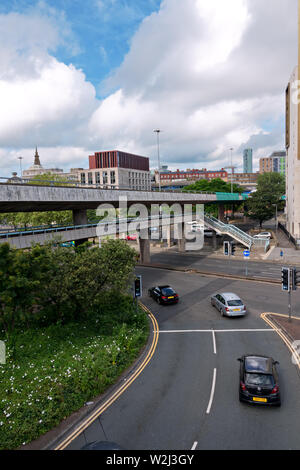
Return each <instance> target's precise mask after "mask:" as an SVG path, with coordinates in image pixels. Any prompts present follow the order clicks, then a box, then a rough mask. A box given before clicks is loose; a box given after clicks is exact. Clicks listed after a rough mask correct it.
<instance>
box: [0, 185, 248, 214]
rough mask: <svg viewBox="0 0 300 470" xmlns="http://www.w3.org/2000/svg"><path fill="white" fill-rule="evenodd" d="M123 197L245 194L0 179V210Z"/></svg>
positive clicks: (198, 198)
mask: <svg viewBox="0 0 300 470" xmlns="http://www.w3.org/2000/svg"><path fill="white" fill-rule="evenodd" d="M120 199H123V200H125V199H126V200H127V203H128V205H132V204H136V203H140V204H144V205H146V206H148V207H149V206H151V204H169V205H172V204H176V203H179V204H181V205H182V204H211V203H215V204H221V205H222V204H226V203H240V202H242V201H243V200H245V196H243V195H239V194H227V193H199V192H198V193H197V192H184V193H183V192H181V191H174V192H173V191H172V192H170V191H161V192H157V191H136V190H125V189H103V188H91V187H69V186H44V185H43V186H42V185H37V184H28V183H0V213H7V212H37V211H38V212H39V211H63V210H72V211H82V210H87V209H97V208H98V206H99V205H100V204H103V203H108V204H112V205H113V206H114V207H118V206H119V203H120Z"/></svg>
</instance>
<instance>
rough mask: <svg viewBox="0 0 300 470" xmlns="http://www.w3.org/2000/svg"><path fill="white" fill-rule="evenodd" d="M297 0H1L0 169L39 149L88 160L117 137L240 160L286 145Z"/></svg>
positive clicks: (74, 163)
mask: <svg viewBox="0 0 300 470" xmlns="http://www.w3.org/2000/svg"><path fill="white" fill-rule="evenodd" d="M296 63H297V0H263V1H262V0H226V2H225V1H224V0H210V1H209V2H208V1H207V0H89V1H81V0H1V3H0V102H1V107H0V175H2V176H7V175H10V174H11V172H12V171H14V170H16V171H17V170H18V165H19V160H18V157H19V156H22V157H23V164H24V168H25V167H28V166H30V164H32V161H33V157H34V152H35V147H36V146H37V147H38V149H39V153H40V156H41V161H42V164H43V165H44V167H47V168H52V167H54V166H57V167H60V168H63V169H65V170H69V169H70V168H74V167H83V168H87V166H88V156H89V155H90V154H92V153H94V152H95V151H101V150H110V149H119V150H123V151H125V152H126V151H128V152H131V153H135V154H139V155H144V156H147V157H149V158H150V165H151V167H152V168H155V167H156V165H157V144H156V136H155V135H154V133H153V130H154V129H157V128H160V129H161V130H162V132H161V134H160V153H161V163H162V164H164V165H168V166H169V167H170V168H172V169H177V168H180V169H185V168H207V169H216V170H218V169H220V168H222V167H224V166H228V164H229V163H230V151H229V149H230V148H233V149H234V152H233V159H234V164H235V165H236V166H237V167H238V168H239V169H240V170H241V169H242V167H241V163H242V155H243V150H244V149H245V148H248V147H252V148H253V154H254V168H255V169H258V163H259V158H260V157H265V156H268V155H270V154H271V153H272V152H273V151H274V150H282V149H283V148H284V142H285V140H284V127H285V122H284V120H285V117H284V116H285V103H284V99H285V89H286V86H287V83H288V80H289V78H290V76H291V74H292V71H293V69H294V67H295V66H296Z"/></svg>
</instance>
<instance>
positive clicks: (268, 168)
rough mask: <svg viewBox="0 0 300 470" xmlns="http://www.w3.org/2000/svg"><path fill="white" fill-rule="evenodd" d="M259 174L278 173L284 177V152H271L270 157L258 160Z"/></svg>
mask: <svg viewBox="0 0 300 470" xmlns="http://www.w3.org/2000/svg"><path fill="white" fill-rule="evenodd" d="M259 172H260V173H261V174H262V173H280V174H281V175H283V176H285V173H286V152H285V151H280V152H273V153H272V155H270V156H269V157H266V158H261V159H260V160H259Z"/></svg>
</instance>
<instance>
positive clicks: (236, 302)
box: [227, 299, 243, 307]
mask: <svg viewBox="0 0 300 470" xmlns="http://www.w3.org/2000/svg"><path fill="white" fill-rule="evenodd" d="M227 304H228V305H229V307H238V306H240V305H243V302H242V301H241V300H237V299H236V300H228V302H227Z"/></svg>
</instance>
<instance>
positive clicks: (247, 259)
mask: <svg viewBox="0 0 300 470" xmlns="http://www.w3.org/2000/svg"><path fill="white" fill-rule="evenodd" d="M249 259H250V250H244V260H245V261H246V276H248V262H249Z"/></svg>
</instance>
